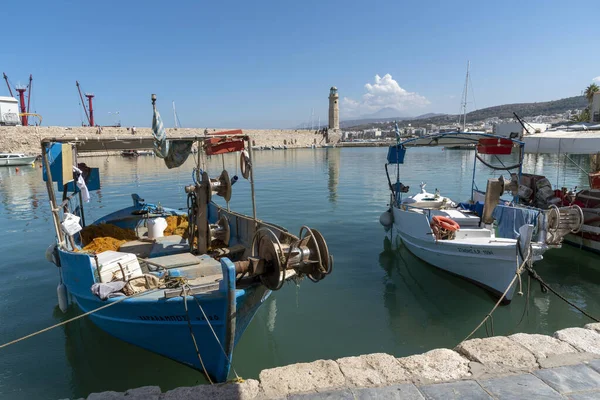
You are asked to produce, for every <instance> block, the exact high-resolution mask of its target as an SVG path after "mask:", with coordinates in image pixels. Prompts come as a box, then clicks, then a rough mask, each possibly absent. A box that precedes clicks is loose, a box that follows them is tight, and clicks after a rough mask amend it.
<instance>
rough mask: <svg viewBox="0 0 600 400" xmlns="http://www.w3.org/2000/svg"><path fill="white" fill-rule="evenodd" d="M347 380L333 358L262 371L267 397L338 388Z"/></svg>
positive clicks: (261, 378)
mask: <svg viewBox="0 0 600 400" xmlns="http://www.w3.org/2000/svg"><path fill="white" fill-rule="evenodd" d="M345 381H346V380H345V379H344V375H342V372H341V371H340V367H339V366H338V364H337V363H336V362H335V361H332V360H318V361H314V362H311V363H300V364H293V365H288V366H285V367H278V368H271V369H266V370H264V371H262V372H261V373H260V382H261V386H262V390H263V393H264V395H265V396H266V397H267V398H279V397H283V396H287V395H288V394H290V393H298V392H308V391H314V390H321V389H329V388H337V387H340V386H342V385H344V383H345Z"/></svg>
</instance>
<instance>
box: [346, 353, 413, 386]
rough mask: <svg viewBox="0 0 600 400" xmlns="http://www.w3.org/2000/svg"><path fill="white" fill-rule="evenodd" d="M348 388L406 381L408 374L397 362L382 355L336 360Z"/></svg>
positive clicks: (390, 357) (391, 357)
mask: <svg viewBox="0 0 600 400" xmlns="http://www.w3.org/2000/svg"><path fill="white" fill-rule="evenodd" d="M337 363H338V365H339V367H340V370H341V371H342V373H343V374H344V377H345V378H346V383H347V384H348V385H349V386H375V385H385V384H392V383H400V382H406V381H408V373H407V371H406V370H405V369H404V368H402V366H401V365H400V363H399V362H398V360H397V359H396V358H395V357H393V356H391V355H389V354H383V353H377V354H367V355H363V356H358V357H345V358H340V359H339V360H337Z"/></svg>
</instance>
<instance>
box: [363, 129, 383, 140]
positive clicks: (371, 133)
mask: <svg viewBox="0 0 600 400" xmlns="http://www.w3.org/2000/svg"><path fill="white" fill-rule="evenodd" d="M363 137H364V138H365V139H367V138H381V129H365V130H364V131H363Z"/></svg>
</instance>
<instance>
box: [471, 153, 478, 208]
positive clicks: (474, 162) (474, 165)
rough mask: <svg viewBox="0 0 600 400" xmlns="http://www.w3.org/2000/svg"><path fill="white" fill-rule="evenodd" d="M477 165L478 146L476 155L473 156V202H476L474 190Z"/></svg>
mask: <svg viewBox="0 0 600 400" xmlns="http://www.w3.org/2000/svg"><path fill="white" fill-rule="evenodd" d="M475 167H477V148H475V156H474V157H473V180H472V181H471V202H472V203H474V202H475V196H474V195H473V191H474V190H475Z"/></svg>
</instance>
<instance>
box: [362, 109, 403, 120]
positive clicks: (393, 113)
mask: <svg viewBox="0 0 600 400" xmlns="http://www.w3.org/2000/svg"><path fill="white" fill-rule="evenodd" d="M381 118H406V116H404V117H403V116H401V115H400V111H398V110H396V109H395V108H392V107H385V108H382V109H381V110H379V111H377V112H374V113H373V114H367V115H362V116H361V119H381Z"/></svg>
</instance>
